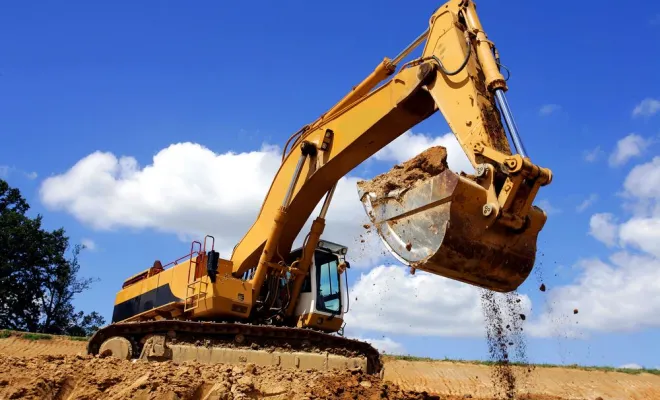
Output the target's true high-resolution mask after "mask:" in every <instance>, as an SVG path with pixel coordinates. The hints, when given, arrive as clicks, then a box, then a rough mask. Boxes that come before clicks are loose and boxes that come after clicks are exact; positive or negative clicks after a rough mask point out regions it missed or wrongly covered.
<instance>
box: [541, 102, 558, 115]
mask: <svg viewBox="0 0 660 400" xmlns="http://www.w3.org/2000/svg"><path fill="white" fill-rule="evenodd" d="M559 110H561V106H560V105H559V104H544V105H543V106H541V108H540V109H539V114H540V115H541V116H547V115H550V114H552V113H555V112H557V111H559Z"/></svg>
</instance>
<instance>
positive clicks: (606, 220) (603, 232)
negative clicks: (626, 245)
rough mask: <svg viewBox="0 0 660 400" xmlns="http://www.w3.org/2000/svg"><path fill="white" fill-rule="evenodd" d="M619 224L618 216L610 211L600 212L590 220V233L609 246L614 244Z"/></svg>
mask: <svg viewBox="0 0 660 400" xmlns="http://www.w3.org/2000/svg"><path fill="white" fill-rule="evenodd" d="M617 230H618V226H617V224H616V218H615V217H614V215H613V214H610V213H599V214H594V215H592V216H591V219H590V220H589V234H590V235H591V236H593V237H595V238H596V239H598V240H599V241H601V242H603V243H605V244H606V245H608V246H610V247H611V246H614V245H615V242H616V238H617Z"/></svg>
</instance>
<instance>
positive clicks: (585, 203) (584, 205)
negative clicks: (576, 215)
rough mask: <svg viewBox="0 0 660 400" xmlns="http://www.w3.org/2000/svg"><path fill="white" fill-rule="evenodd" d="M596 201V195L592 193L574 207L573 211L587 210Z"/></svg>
mask: <svg viewBox="0 0 660 400" xmlns="http://www.w3.org/2000/svg"><path fill="white" fill-rule="evenodd" d="M597 200H598V195H597V194H596V193H592V194H590V195H589V197H587V198H586V199H584V201H582V203H580V204H578V206H577V207H575V210H576V211H577V212H582V211H584V210H586V209H587V208H589V207H591V206H592V205H593V204H594V203H595V202H596V201H597Z"/></svg>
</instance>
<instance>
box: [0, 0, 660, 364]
mask: <svg viewBox="0 0 660 400" xmlns="http://www.w3.org/2000/svg"><path fill="white" fill-rule="evenodd" d="M568 4H569V3H568V2H566V4H562V3H557V2H552V3H547V2H546V3H543V2H528V1H522V0H516V1H509V2H507V3H506V5H503V4H501V3H499V4H495V2H486V1H481V2H479V3H478V12H479V16H480V18H481V21H482V24H483V25H484V28H485V29H486V32H487V34H488V36H489V38H490V39H492V40H493V41H494V42H495V44H496V45H497V47H498V50H499V52H500V55H501V61H502V63H503V64H504V65H506V66H507V67H508V68H509V69H510V70H511V77H510V79H509V81H508V84H509V92H508V93H507V96H508V100H509V103H510V106H511V108H512V111H513V113H514V116H515V118H516V122H517V125H518V128H519V130H520V133H521V135H522V139H523V141H524V143H525V147H526V149H527V152H528V153H529V156H530V157H531V158H532V160H533V161H534V162H535V163H537V164H539V165H542V166H544V167H548V168H550V169H551V170H552V171H553V174H554V180H553V182H552V183H551V184H550V185H549V186H547V187H544V188H542V189H541V191H540V192H539V194H538V197H537V201H536V204H537V205H539V206H540V207H542V208H543V209H544V210H545V211H546V212H547V213H548V221H547V223H546V226H545V228H544V230H543V231H542V232H541V234H540V237H539V241H538V246H539V249H538V256H537V262H536V265H535V269H534V271H533V272H532V274H531V275H530V277H529V279H528V280H527V281H526V282H525V283H524V284H523V285H522V286H521V287H520V290H519V295H520V298H521V299H522V302H521V305H522V307H523V309H524V311H525V313H526V315H527V318H526V320H525V321H524V327H525V330H524V332H525V341H526V356H527V359H528V360H529V361H531V362H545V363H559V364H572V363H578V364H585V365H610V366H622V365H630V366H644V367H647V368H660V364H659V363H658V361H657V360H658V358H659V356H660V348H658V347H657V346H656V344H657V340H658V338H659V333H660V283H659V282H660V189H658V188H660V151H659V150H660V144H659V143H658V142H659V139H660V81H658V78H657V71H658V70H659V69H660V58H658V57H653V55H652V53H653V51H652V49H654V48H657V43H658V40H660V4H658V3H657V2H653V1H649V0H643V1H639V2H637V3H636V6H635V7H620V6H619V5H618V4H615V3H611V2H610V3H603V2H597V3H596V2H595V1H581V2H570V8H569V7H566V6H567V5H568ZM439 5H440V3H438V4H432V3H427V2H416V3H413V2H411V3H405V4H404V3H401V2H393V1H389V0H386V1H379V2H377V3H375V2H367V1H364V2H348V1H335V2H332V4H321V3H316V2H302V1H288V2H211V1H198V2H195V3H194V6H191V4H190V3H184V2H174V1H164V2H159V3H158V4H157V5H155V3H147V2H142V3H136V2H128V1H116V2H82V1H69V2H57V3H56V2H40V3H39V5H38V6H35V3H31V4H30V5H28V4H26V3H21V2H14V3H12V4H8V5H6V6H5V7H4V12H3V13H2V14H1V15H0V36H1V37H2V38H3V40H2V41H0V137H1V138H2V145H1V146H0V177H1V178H2V179H5V180H7V181H8V182H9V184H10V185H11V186H13V187H17V188H19V189H20V190H21V192H22V193H23V195H24V196H25V197H26V198H27V200H28V202H29V203H30V205H31V210H30V214H31V215H33V216H34V215H36V214H37V213H40V214H42V215H44V225H45V226H46V227H47V228H48V229H56V228H59V227H64V228H65V229H66V232H67V233H68V235H69V236H70V238H71V241H72V243H81V244H85V245H86V247H87V248H86V249H85V250H84V253H83V254H82V255H81V263H82V269H81V273H82V274H83V275H84V276H89V277H96V278H98V279H99V281H98V282H96V283H95V284H94V285H93V286H92V288H91V289H90V290H89V291H88V292H86V293H83V294H81V295H80V296H78V297H77V298H76V299H75V305H76V306H77V307H78V308H80V309H82V310H85V311H93V310H96V311H99V312H100V313H101V314H102V315H104V316H105V317H106V319H107V320H110V317H111V314H112V305H113V301H114V296H115V293H116V292H117V291H118V290H119V289H120V287H121V283H122V281H123V280H124V279H125V278H126V277H128V276H130V275H133V274H135V273H136V272H139V271H141V270H143V269H145V268H147V267H149V266H150V265H151V264H152V263H153V261H154V260H155V259H160V260H163V261H165V260H168V261H169V260H173V259H175V258H178V257H180V256H182V255H184V254H186V253H188V251H189V245H190V241H191V240H192V239H199V238H202V237H203V236H204V235H205V234H213V235H214V236H215V237H216V239H217V247H218V249H220V252H221V256H222V257H229V256H230V252H231V249H232V248H233V245H234V244H235V243H236V242H237V241H238V240H240V238H241V237H242V235H243V234H244V233H245V232H246V231H247V229H248V228H249V226H250V224H251V222H252V221H253V219H254V217H255V216H256V213H257V212H258V209H259V207H260V205H261V202H262V200H263V196H264V195H265V192H266V190H267V188H268V186H269V184H270V180H271V179H272V177H273V175H274V173H275V171H276V169H277V167H278V165H279V158H280V152H281V149H282V146H283V145H284V142H285V141H286V139H287V138H288V137H289V135H290V134H292V133H293V132H295V131H296V130H298V129H299V128H300V127H301V126H302V125H304V124H306V123H308V122H311V121H313V120H314V119H315V118H316V117H317V116H318V115H320V114H321V113H323V112H324V111H325V110H327V109H328V108H330V107H331V106H332V105H333V104H334V103H335V102H336V101H338V100H339V99H340V98H341V97H342V96H343V95H344V94H345V93H346V92H347V91H349V90H350V89H351V88H352V87H353V86H354V85H355V84H357V83H359V82H360V81H361V80H362V79H363V78H364V77H366V76H367V75H368V74H369V73H370V72H371V71H372V70H373V68H374V67H375V66H376V65H377V64H378V63H379V62H380V61H381V60H382V59H383V57H385V56H388V57H394V56H395V55H396V54H397V53H398V52H399V51H400V50H402V49H403V48H404V47H405V46H406V45H407V44H409V43H410V42H411V41H412V40H413V39H414V38H416V37H417V36H418V35H419V34H420V33H421V32H422V31H424V30H425V29H426V27H427V24H428V18H429V17H430V15H431V14H432V12H433V11H434V10H435V8H436V7H437V6H439ZM613 27H616V28H615V29H613ZM437 144H440V145H444V146H446V147H447V148H448V151H449V163H450V167H451V168H452V169H454V170H468V169H469V168H470V166H469V164H468V163H467V161H466V159H465V156H464V155H463V154H462V153H461V150H460V148H459V147H458V145H457V142H456V140H455V139H454V137H453V134H452V133H451V132H450V130H449V127H448V126H447V124H446V122H445V120H444V118H443V117H442V115H441V114H439V113H438V114H436V115H434V116H433V117H431V118H429V119H428V120H427V121H424V122H423V123H421V124H419V125H417V126H416V127H414V128H413V129H412V130H411V131H408V132H406V133H405V134H403V135H402V136H401V137H399V138H398V139H397V140H395V141H394V142H392V143H391V144H390V145H388V147H386V148H385V149H383V150H382V151H380V152H379V153H377V154H376V155H375V156H373V157H372V158H370V159H369V160H367V161H365V162H364V163H363V164H362V165H360V166H359V167H358V168H356V169H355V170H353V171H351V172H350V173H349V175H348V176H346V177H344V178H342V180H341V181H340V182H339V186H338V189H337V194H336V196H335V198H334V199H333V204H332V206H331V209H330V212H329V214H328V227H327V228H326V233H325V238H327V239H328V240H332V241H336V242H340V243H343V244H346V245H348V246H349V247H350V249H349V253H348V257H349V260H351V261H352V265H353V267H352V268H351V270H350V272H349V283H350V293H351V294H350V298H351V305H350V307H351V309H350V311H349V313H348V314H347V317H346V321H347V327H346V329H347V334H349V335H350V336H351V337H357V338H361V339H364V340H369V341H371V342H372V343H373V344H374V345H375V346H377V347H378V348H379V349H381V350H384V351H388V352H393V353H402V354H412V355H418V356H430V357H438V358H443V357H449V358H461V359H485V358H487V357H488V349H487V346H486V340H485V330H484V329H485V328H484V322H483V313H482V309H481V303H480V291H479V290H478V289H476V288H474V287H472V286H468V285H465V284H460V283H457V282H454V281H450V280H447V279H445V278H442V277H439V276H433V275H429V274H425V273H420V272H418V273H417V274H415V275H410V274H409V273H408V272H407V270H406V269H405V268H404V267H403V266H401V265H399V264H397V263H396V262H395V261H394V260H393V259H392V258H391V257H389V256H387V254H385V251H384V248H383V247H382V245H380V243H379V241H378V238H376V237H374V235H373V234H371V235H369V234H367V233H365V232H364V230H363V229H362V228H361V225H362V223H363V222H364V221H366V216H365V214H364V211H363V209H362V205H361V204H360V202H359V200H358V198H357V190H356V187H355V183H356V182H357V180H359V179H362V178H370V177H373V176H374V175H376V174H378V173H381V172H384V171H386V170H388V169H389V168H390V167H391V166H392V165H394V164H395V163H399V162H402V161H405V160H407V159H408V158H410V157H412V156H414V155H416V154H417V153H419V152H421V151H422V150H424V149H425V148H428V147H429V146H431V145H437ZM361 235H362V237H364V238H366V239H365V240H366V242H365V243H361V242H360V240H361ZM541 283H544V284H545V285H546V287H547V290H546V291H545V292H542V291H540V290H539V286H540V284H541ZM574 309H578V310H579V312H578V313H577V314H574V312H573V310H574Z"/></svg>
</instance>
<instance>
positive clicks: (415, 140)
mask: <svg viewBox="0 0 660 400" xmlns="http://www.w3.org/2000/svg"><path fill="white" fill-rule="evenodd" d="M433 146H443V147H445V148H446V149H447V164H449V168H450V169H451V170H453V171H456V172H459V171H465V172H468V173H469V172H474V168H473V167H472V164H471V163H470V160H469V159H468V158H467V156H466V155H465V152H464V151H463V148H462V147H461V145H460V144H459V143H458V140H457V139H456V136H455V135H454V134H453V133H446V134H444V135H442V136H437V137H436V136H431V135H426V134H422V133H412V132H410V131H407V132H406V133H404V134H403V135H401V136H399V137H398V138H396V139H395V140H393V141H392V142H391V143H390V144H388V145H387V146H385V147H384V148H383V149H381V150H380V151H379V152H377V153H376V154H375V155H374V158H375V159H376V160H381V161H394V162H396V163H402V162H404V161H407V160H409V159H411V158H413V157H415V156H416V155H417V154H419V153H421V152H422V151H424V150H426V149H428V148H429V147H433Z"/></svg>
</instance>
